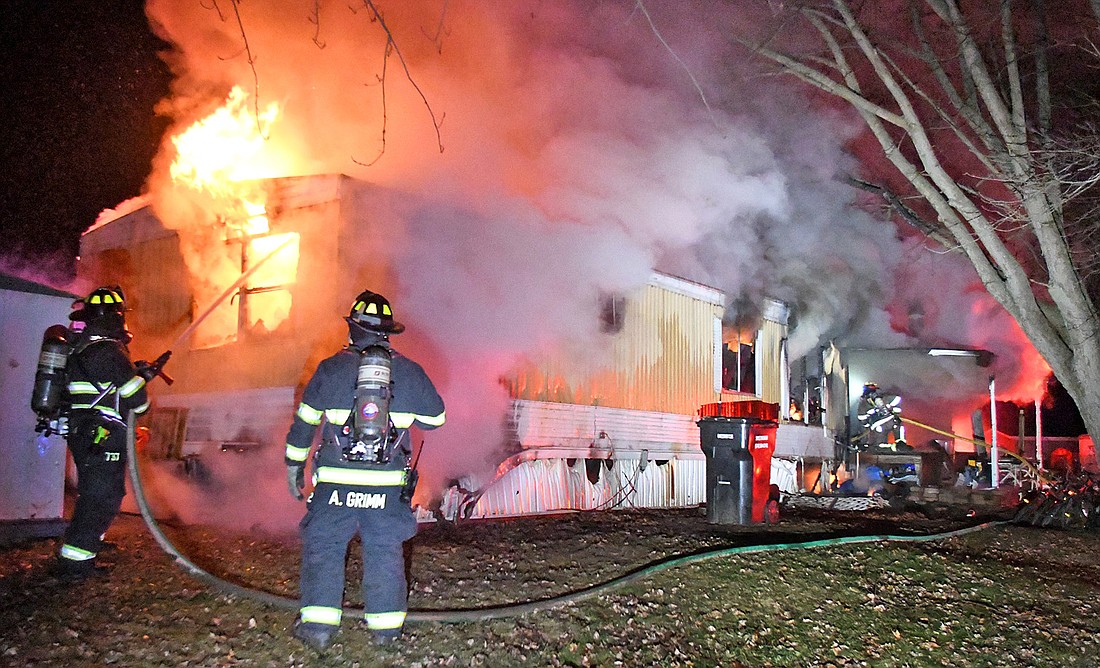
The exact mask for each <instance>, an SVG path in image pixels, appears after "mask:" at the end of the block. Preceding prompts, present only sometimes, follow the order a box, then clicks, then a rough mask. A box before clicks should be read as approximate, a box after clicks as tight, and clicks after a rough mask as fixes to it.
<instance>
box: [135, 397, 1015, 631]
mask: <svg viewBox="0 0 1100 668" xmlns="http://www.w3.org/2000/svg"><path fill="white" fill-rule="evenodd" d="M134 433H135V420H134V416H133V415H132V414H131V415H130V417H129V419H128V420H127V422H126V454H127V456H128V457H129V462H130V465H129V469H130V470H129V474H130V483H131V484H132V485H133V488H134V496H135V497H136V500H137V505H138V508H139V509H140V510H141V517H142V519H144V520H145V524H146V526H147V527H149V531H150V532H151V533H152V534H153V538H155V539H156V541H157V544H158V545H160V547H161V549H162V550H164V552H165V553H167V554H168V555H169V556H171V557H172V558H173V560H174V561H175V562H176V564H178V565H179V566H180V567H181V568H183V569H184V570H185V571H187V573H188V574H190V575H191V576H192V577H194V578H195V579H197V580H200V581H201V582H204V583H206V584H208V585H210V586H212V587H214V588H215V589H219V590H221V591H222V592H224V593H226V594H230V595H233V596H240V597H242V598H248V599H251V600H254V601H258V602H260V603H265V604H267V605H271V606H274V607H278V608H285V609H289V610H297V609H298V607H299V602H298V600H297V599H292V598H287V597H285V596H278V595H276V594H271V593H269V592H265V591H260V590H257V589H251V588H248V587H244V586H241V585H238V584H234V583H232V582H227V581H226V580H223V579H221V578H219V577H217V576H215V575H212V574H210V573H208V572H206V571H205V570H203V569H202V568H199V567H198V566H196V565H195V564H194V563H192V562H191V560H190V559H188V558H187V557H185V556H184V555H182V554H180V552H179V550H177V549H176V547H175V546H174V545H173V544H172V542H171V541H170V540H168V537H167V536H165V535H164V532H163V531H161V529H160V526H159V525H158V524H157V521H156V518H154V517H153V513H152V512H151V511H150V510H149V503H148V501H147V500H146V498H145V491H144V488H143V487H142V484H141V476H140V475H138V459H137V445H136V439H135V437H134ZM1001 524H1007V522H1003V521H998V522H985V523H982V524H977V525H974V526H969V527H964V528H962V529H956V530H954V531H947V532H944V533H937V534H927V535H868V536H842V537H838V538H827V539H824V540H811V541H805V542H801V543H774V544H770V545H743V546H740V547H731V548H722V549H717V550H711V551H709V552H702V553H699V554H690V555H687V556H682V557H670V558H668V559H664V560H660V561H656V562H653V563H650V564H648V565H646V566H643V567H641V568H639V569H636V570H634V571H631V572H630V573H627V574H625V575H621V576H619V577H617V578H614V579H612V580H608V581H607V582H603V583H600V584H597V585H593V586H591V587H587V588H585V589H581V590H578V591H573V592H569V593H567V594H563V595H561V596H554V597H551V598H544V599H539V600H536V601H529V602H527V603H513V604H506V605H497V606H488V607H484V608H462V609H451V610H409V612H408V616H407V617H406V618H405V621H406V622H410V623H418V622H439V623H448V624H454V623H461V622H477V621H485V620H490V619H503V618H508V617H516V616H519V615H525V614H528V613H532V612H539V611H543V610H549V609H552V608H557V607H561V606H563V605H569V604H573V603H577V602H579V601H583V600H585V599H588V598H592V597H594V596H599V595H601V594H605V593H607V592H609V591H611V590H613V589H617V588H619V587H623V586H625V585H628V584H631V583H633V582H636V581H639V580H642V579H644V578H647V577H649V576H650V575H652V574H654V573H656V572H658V571H662V570H665V569H668V568H673V567H676V566H682V565H685V564H689V563H694V562H697V561H704V560H707V559H716V558H721V557H726V556H731V555H738V554H751V553H755V552H773V551H779V550H799V549H810V548H816V547H827V546H832V545H847V544H853V543H876V542H925V541H934V540H942V539H946V538H952V537H955V536H961V535H964V534H968V533H972V532H975V531H981V530H984V529H988V528H990V527H994V526H999V525H1001ZM344 613H345V614H348V615H355V616H360V617H361V616H362V615H363V609H362V608H354V607H345V608H344Z"/></svg>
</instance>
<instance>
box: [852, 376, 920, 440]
mask: <svg viewBox="0 0 1100 668" xmlns="http://www.w3.org/2000/svg"><path fill="white" fill-rule="evenodd" d="M856 417H857V418H858V419H859V424H860V425H861V426H862V427H863V429H864V437H865V438H864V439H863V445H865V446H866V447H869V448H878V449H886V450H894V451H908V450H910V449H911V448H909V447H908V446H907V445H906V443H905V428H904V427H903V426H902V423H901V397H899V396H898V395H896V394H889V393H885V392H883V391H882V390H880V389H879V386H878V385H876V384H875V383H865V384H864V385H863V394H862V395H861V396H860V398H859V405H858V406H857V407H856ZM891 437H893V438H892V439H891Z"/></svg>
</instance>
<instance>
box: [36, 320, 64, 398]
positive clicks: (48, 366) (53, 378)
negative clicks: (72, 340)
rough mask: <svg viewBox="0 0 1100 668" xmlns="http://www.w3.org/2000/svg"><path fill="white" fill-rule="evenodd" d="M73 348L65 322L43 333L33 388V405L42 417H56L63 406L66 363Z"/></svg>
mask: <svg viewBox="0 0 1100 668" xmlns="http://www.w3.org/2000/svg"><path fill="white" fill-rule="evenodd" d="M70 350H71V345H70V344H69V330H68V329H67V328H66V327H65V326H64V325H53V326H51V327H50V328H48V329H47V330H46V332H45V334H43V335H42V349H41V351H40V352H39V354H38V369H37V370H36V371H35V374H34V389H33V390H32V391H31V409H32V410H33V411H34V412H35V413H36V414H38V416H39V417H40V418H45V419H50V418H54V417H57V415H58V413H59V412H60V410H61V404H62V401H61V399H62V396H63V392H64V391H65V385H66V377H65V365H66V364H67V363H68V361H69V351H70Z"/></svg>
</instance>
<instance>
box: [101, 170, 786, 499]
mask: <svg viewBox="0 0 1100 668" xmlns="http://www.w3.org/2000/svg"><path fill="white" fill-rule="evenodd" d="M248 190H249V192H250V193H251V196H252V197H253V198H254V201H255V202H259V203H261V204H258V205H256V206H254V207H253V208H252V209H251V210H247V211H242V212H241V213H240V214H239V218H238V219H237V220H233V219H231V218H227V217H218V218H216V219H215V220H213V221H212V222H211V224H210V225H209V229H208V236H206V237H205V242H206V243H207V244H209V245H211V246H213V247H215V248H216V249H217V250H218V251H219V252H218V254H217V255H216V256H214V259H207V260H205V261H204V263H202V264H195V262H194V261H191V266H189V260H188V259H187V255H188V252H187V250H186V249H185V248H184V244H186V243H187V242H186V241H185V240H183V239H182V238H181V235H180V234H179V233H178V232H177V231H176V230H172V229H169V228H168V227H166V226H165V225H164V224H162V222H161V221H160V220H159V219H158V217H157V215H156V214H155V213H154V210H153V208H152V207H151V206H148V205H147V204H146V203H144V202H141V201H139V202H135V203H133V204H132V205H131V206H130V210H129V211H128V212H126V213H122V214H121V215H118V216H116V217H113V218H105V219H103V220H101V221H100V223H99V224H97V225H96V226H94V227H93V228H92V229H90V230H89V231H88V232H87V233H86V234H85V235H84V237H83V240H82V247H81V260H80V267H81V272H82V274H84V275H85V276H87V277H88V278H90V279H94V280H95V281H97V282H106V283H118V284H120V285H122V286H123V287H124V289H126V291H127V294H128V295H131V299H130V300H131V304H132V309H133V310H132V313H131V314H130V315H129V317H128V322H129V323H130V326H131V328H132V329H133V330H134V333H135V342H134V346H135V347H136V351H135V352H136V354H137V357H146V358H151V357H154V356H156V355H157V354H158V353H160V352H161V351H163V350H165V349H169V350H172V351H173V358H172V372H173V376H174V377H175V381H176V382H175V383H174V384H173V385H172V386H171V387H167V386H163V385H158V387H157V392H156V393H155V397H154V406H155V407H154V410H153V411H151V413H150V415H149V416H148V417H147V418H146V424H147V425H148V426H150V428H151V438H150V441H149V445H148V448H149V454H150V456H152V457H156V458H162V459H179V460H182V461H185V462H194V461H196V460H197V461H198V463H199V464H202V457H203V456H204V454H203V453H206V456H209V455H210V453H216V452H224V451H226V450H235V451H242V450H260V449H263V448H265V447H270V446H276V447H270V456H271V458H273V459H276V460H279V461H281V452H282V450H281V445H282V440H283V437H284V435H285V433H286V427H287V425H288V422H289V419H290V416H291V415H292V414H293V410H294V406H295V405H296V402H297V397H298V396H299V393H300V390H301V388H302V386H303V384H304V382H305V380H306V379H307V378H308V374H309V373H310V371H311V370H312V369H313V368H314V367H315V365H316V363H317V362H318V361H319V360H320V359H321V358H323V357H324V356H325V355H327V354H331V351H332V350H334V349H336V348H338V347H339V346H341V345H343V343H344V341H345V338H346V332H345V329H344V327H343V323H342V321H341V317H342V316H343V315H344V312H345V310H346V307H347V303H346V302H347V301H348V299H350V296H351V295H354V294H355V293H356V292H357V291H358V290H360V289H361V286H363V285H370V286H378V287H379V289H383V290H386V289H389V288H390V287H391V281H392V279H391V277H390V276H389V275H388V273H387V268H386V265H385V263H384V262H373V263H369V264H368V263H364V262H363V256H364V255H369V253H370V248H369V246H366V247H365V246H364V243H363V240H364V239H378V238H381V237H382V236H383V235H381V234H380V233H379V232H380V230H383V229H386V228H387V227H388V226H393V225H397V224H398V223H397V222H396V221H398V220H399V219H401V218H402V217H403V216H404V215H405V213H406V212H405V211H403V210H404V209H408V208H409V207H412V206H415V204H411V202H414V201H415V198H413V197H410V196H409V195H408V194H406V193H399V192H395V191H392V190H388V189H385V188H381V187H377V186H373V185H371V184H367V183H364V182H362V181H359V180H356V179H353V178H350V177H347V176H343V175H323V176H309V177H287V178H280V179H267V180H263V181H260V182H254V183H251V184H249V186H248ZM207 255H208V257H210V255H209V253H208V254H207ZM219 299H220V301H218V300H219ZM212 303H213V304H215V306H214V307H213V308H212V309H210V308H208V306H209V305H210V304H212ZM724 304H725V296H724V295H723V294H722V293H721V292H720V291H718V290H716V289H714V288H711V287H709V286H705V285H701V284H699V283H695V282H692V281H688V280H684V279H681V278H677V277H674V276H671V275H667V274H663V273H659V272H654V273H653V274H652V276H651V278H650V280H649V281H648V283H647V284H646V285H645V286H643V287H642V288H640V289H637V290H634V291H632V292H630V293H628V294H622V295H619V294H607V295H604V296H603V298H602V310H601V311H600V312H599V318H600V323H599V330H600V334H599V335H600V336H603V337H606V338H607V341H606V342H605V343H607V344H608V345H607V346H605V347H606V348H607V352H606V354H605V355H603V356H601V357H600V358H599V359H598V360H586V361H584V362H582V363H578V362H577V361H576V360H574V359H572V358H570V357H568V356H563V357H560V358H559V357H553V356H544V357H542V358H533V359H530V360H528V361H526V362H524V363H522V364H518V365H516V366H515V368H514V370H513V372H512V373H510V374H508V375H506V377H504V378H502V379H501V383H502V384H503V385H504V387H505V389H506V390H507V395H508V398H509V401H508V402H507V405H506V408H505V409H504V411H503V412H504V413H505V415H504V416H502V420H503V421H504V422H505V425H504V428H503V429H502V432H501V433H502V441H503V443H500V444H494V445H495V446H496V447H495V449H494V452H495V453H496V461H493V462H491V464H492V466H493V467H494V468H495V473H493V474H485V473H481V474H479V473H477V472H476V471H475V472H471V473H470V474H469V475H466V476H460V477H456V478H453V479H451V480H450V481H449V482H448V481H438V483H437V484H436V485H435V487H436V489H424V490H421V492H420V493H419V495H418V497H417V501H418V503H420V504H421V505H423V506H431V507H432V508H433V510H435V512H437V513H442V514H443V516H445V517H448V518H453V517H455V516H457V515H459V514H461V515H462V516H464V517H498V516H509V515H524V514H532V513H543V512H554V511H561V510H569V509H572V510H584V509H595V508H605V507H677V506H690V505H698V504H702V503H704V502H705V498H706V490H705V487H704V486H705V460H704V457H703V453H702V451H701V450H700V447H699V430H698V427H697V426H696V420H697V419H698V417H697V416H698V410H699V407H700V406H701V405H702V404H707V403H713V402H717V401H740V400H762V401H765V402H769V403H776V404H779V405H780V406H786V405H787V404H788V398H787V393H788V389H787V378H786V360H785V352H784V345H785V340H786V327H787V322H786V318H787V312H786V307H785V306H784V305H783V304H781V303H779V302H769V303H768V304H767V305H766V307H765V308H764V310H763V316H762V319H761V321H760V322H761V324H760V326H759V328H758V329H757V330H756V331H754V332H751V333H750V334H747V333H745V332H741V333H738V332H733V331H730V330H724V329H723V325H722V320H723V315H724ZM403 336H404V335H403ZM731 350H736V354H730V352H731ZM794 431H797V429H796V427H794V426H792V427H791V429H787V427H786V426H785V427H784V428H783V429H781V430H780V434H781V435H782V436H781V438H780V439H779V440H780V444H779V451H780V452H782V451H783V448H784V447H788V448H803V449H804V444H803V443H801V442H799V443H793V442H792V444H789V445H787V446H785V445H784V444H785V443H786V442H787V441H791V439H790V438H786V436H787V435H788V434H790V435H792V436H798V435H797V434H794ZM486 437H487V438H491V436H486ZM795 440H796V441H797V440H799V439H798V438H796V439H795ZM482 449H483V448H482ZM797 454H802V453H797ZM778 465H779V466H780V468H781V471H780V472H779V473H780V474H781V475H782V476H784V477H787V478H789V477H791V471H790V470H789V467H788V468H784V466H785V464H784V463H782V462H780V463H779V464H778ZM474 468H476V467H471V469H474ZM787 484H788V485H789V484H790V483H789V482H788V483H787ZM426 517H429V515H428V511H426V510H425V511H423V512H422V518H426Z"/></svg>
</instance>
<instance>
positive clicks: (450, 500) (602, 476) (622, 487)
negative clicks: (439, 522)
mask: <svg viewBox="0 0 1100 668" xmlns="http://www.w3.org/2000/svg"><path fill="white" fill-rule="evenodd" d="M594 461H596V462H597V465H598V466H599V479H598V480H597V481H596V482H595V483H592V482H589V479H588V471H587V469H586V466H585V460H581V459H578V460H567V459H536V460H534V461H527V462H523V463H521V464H519V465H518V466H516V467H515V468H514V469H512V470H511V471H509V472H508V473H506V474H505V475H504V476H502V477H501V478H500V479H498V480H497V481H496V482H495V483H494V484H493V485H492V486H491V487H490V488H489V489H488V490H486V491H485V492H484V493H483V494H482V495H481V497H480V498H478V500H477V503H476V504H475V505H474V507H473V509H472V511H471V512H468V513H467V514H466V517H467V518H470V519H488V518H500V517H519V516H524V515H539V514H546V513H557V512H565V511H587V510H613V509H622V508H682V507H690V506H696V505H700V504H702V503H704V502H705V500H706V488H705V485H706V466H705V462H703V461H701V460H677V459H670V460H667V461H664V462H662V463H658V462H656V461H647V462H646V463H645V465H644V466H642V465H641V460H640V459H623V460H617V459H611V460H602V461H601V460H594ZM609 462H610V463H611V466H610V467H608V465H607V464H608V463H609ZM570 464H572V465H570ZM460 504H461V495H460V494H459V493H458V492H457V491H456V490H454V489H452V490H451V492H450V493H449V494H448V496H447V498H446V499H445V501H444V504H443V507H442V508H441V511H442V512H443V514H444V516H446V517H448V518H449V519H453V518H454V516H455V515H456V514H457V512H458V508H459V506H460Z"/></svg>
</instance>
